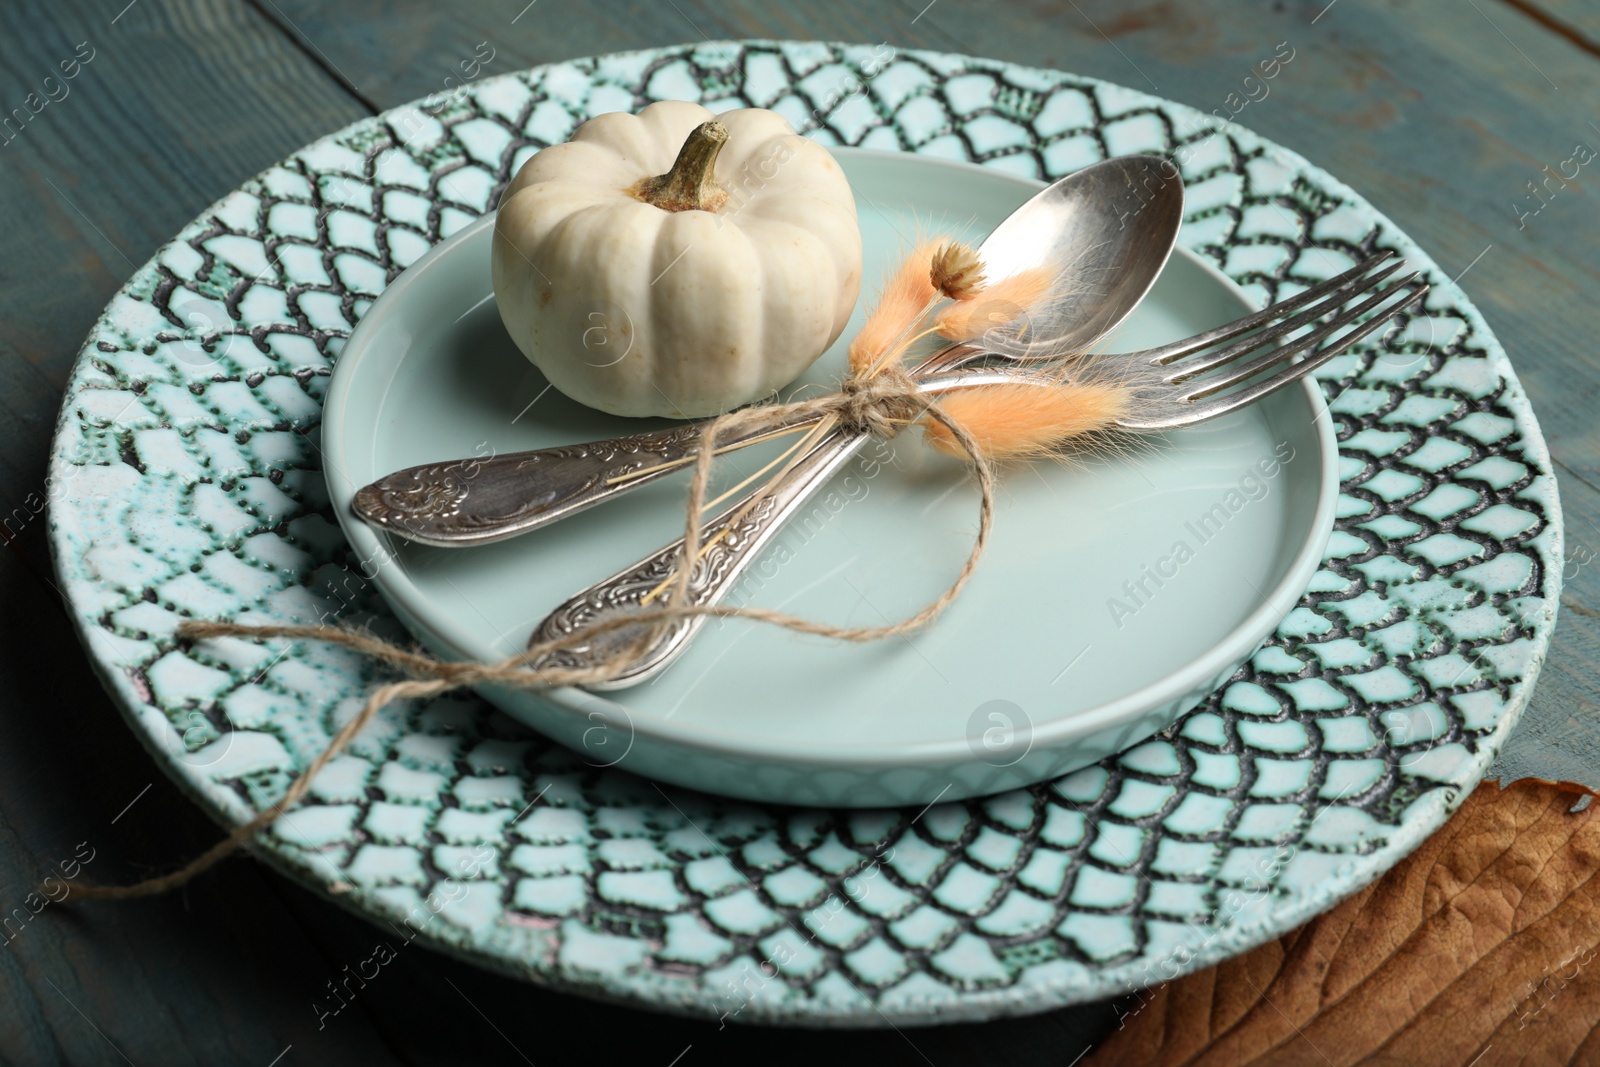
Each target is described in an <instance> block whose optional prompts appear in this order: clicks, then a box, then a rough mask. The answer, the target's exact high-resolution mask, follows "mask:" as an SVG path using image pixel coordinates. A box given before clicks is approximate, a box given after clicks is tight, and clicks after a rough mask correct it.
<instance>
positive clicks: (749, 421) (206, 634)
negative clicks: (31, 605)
mask: <svg viewBox="0 0 1600 1067" xmlns="http://www.w3.org/2000/svg"><path fill="white" fill-rule="evenodd" d="M797 415H814V416H817V417H821V418H825V419H826V418H831V419H833V420H835V422H836V423H837V424H839V425H842V426H845V427H847V428H849V429H854V430H860V431H864V432H867V433H870V434H872V435H874V436H877V437H881V438H892V437H894V436H895V435H896V434H898V433H899V432H900V431H901V430H902V429H904V428H905V427H906V426H908V425H910V424H911V423H912V422H914V421H916V420H917V419H919V418H922V417H927V418H930V419H933V420H935V421H937V422H939V423H940V424H941V425H943V426H944V427H945V428H946V429H948V430H949V431H950V434H951V436H952V437H953V438H954V439H955V441H956V442H957V443H958V444H959V445H960V447H961V449H962V450H963V452H964V453H965V454H966V457H967V461H968V463H969V464H970V466H971V468H972V471H973V474H974V475H975V477H976V480H977V483H978V492H979V504H978V532H977V535H976V536H975V537H974V538H973V542H972V548H971V550H970V551H969V552H968V554H967V558H966V561H965V563H964V564H963V566H962V568H961V571H960V573H959V574H957V575H956V577H955V579H954V580H953V581H951V583H950V584H949V585H948V586H947V587H946V588H945V590H944V591H943V592H941V593H940V594H939V595H938V596H937V597H935V598H934V599H932V600H931V601H929V602H928V603H927V604H926V605H924V606H923V607H922V608H921V609H919V610H918V611H916V612H914V613H912V614H911V615H908V616H906V617H905V618H902V619H900V620H899V621H898V622H892V623H888V624H885V625H882V626H864V627H844V626H834V625H832V624H830V623H825V622H818V621H816V620H813V619H805V618H801V617H799V616H796V615H790V614H787V613H785V612H781V611H776V610H773V609H770V608H761V607H732V606H728V605H724V604H693V603H690V598H691V595H692V575H693V571H694V564H695V562H696V561H697V560H698V558H699V555H700V550H701V548H700V546H701V544H702V538H701V529H700V513H701V510H702V508H703V506H704V501H705V496H706V491H707V487H708V485H709V482H710V477H711V463H712V460H713V458H714V457H715V455H716V453H717V447H718V444H719V442H720V441H721V440H722V439H723V438H724V437H725V436H729V435H732V434H734V433H736V432H737V431H739V430H740V429H744V428H747V427H749V426H751V425H753V424H755V423H756V422H757V421H767V420H770V419H772V418H773V417H775V416H777V417H792V416H797ZM799 458H801V457H799V456H797V457H796V460H794V461H791V466H792V464H793V462H796V461H798V459H799ZM693 470H694V473H693V477H692V479H691V480H690V483H689V492H688V500H687V502H686V517H685V521H684V537H683V548H682V551H681V553H680V556H679V562H678V564H677V568H676V572H675V575H674V580H673V581H672V582H671V585H670V591H669V592H668V594H667V596H665V597H664V598H663V599H662V600H661V601H660V602H658V603H655V604H651V605H648V606H644V607H639V608H632V609H629V610H625V611H617V612H614V613H610V614H607V615H605V616H602V617H600V618H597V619H594V620H592V621H590V622H589V623H587V624H585V625H584V626H583V627H582V628H580V629H577V630H574V631H572V632H570V633H567V634H562V635H560V636H558V637H552V638H549V639H547V640H543V641H540V642H537V643H535V644H531V645H529V647H528V648H526V649H524V650H523V651H521V652H519V653H517V654H516V655H514V656H509V657H507V658H506V659H503V660H501V661H499V662H498V663H472V662H468V663H458V662H449V661H445V660H440V659H437V658H435V657H433V656H431V655H429V654H427V653H426V652H421V651H417V650H415V649H410V648H406V647H404V646H401V645H398V644H394V643H392V642H389V641H385V640H383V639H382V638H378V637H374V636H373V635H371V634H369V633H366V632H363V631H360V630H356V629H353V628H350V627H348V626H336V625H326V624H318V625H314V626H302V625H280V624H276V623H267V624H246V623H235V622H208V621H201V620H193V619H191V620H185V621H184V622H183V623H181V624H180V625H179V627H178V637H179V639H180V640H182V641H199V640H205V639H208V638H217V637H236V638H244V639H249V640H270V639H274V638H278V639H287V640H291V641H301V640H312V641H326V642H328V643H330V644H335V645H341V646H343V647H345V648H348V649H350V650H352V651H354V652H358V653H360V654H362V655H364V656H367V657H370V658H371V659H374V660H377V661H379V662H381V663H384V664H386V665H387V666H389V667H391V668H393V669H395V670H397V671H400V672H401V673H404V674H408V675H410V676H411V677H410V678H408V679H405V680H402V681H395V682H388V683H385V684H383V685H380V686H379V687H378V688H376V689H374V690H373V691H372V693H371V694H369V695H368V697H367V699H366V701H365V703H363V704H362V706H361V710H360V711H359V712H357V713H356V714H355V715H354V716H352V717H351V718H350V720H349V721H348V722H346V723H345V724H344V725H343V726H342V727H340V728H339V730H338V731H337V732H336V733H335V734H334V736H333V738H332V739H331V740H330V741H329V742H328V745H327V747H326V748H324V749H323V750H322V751H321V752H320V753H318V755H317V756H316V758H315V759H313V760H312V761H311V763H310V764H309V765H308V766H307V767H306V769H305V770H304V771H302V772H301V773H300V774H299V775H298V776H297V777H296V778H295V779H294V780H293V781H292V782H291V783H290V784H289V788H288V789H287V790H285V792H284V794H283V796H282V797H280V798H279V799H278V800H277V801H276V802H275V803H273V804H272V805H270V806H269V807H267V808H265V809H263V810H262V811H260V812H259V813H257V814H256V815H255V816H254V817H253V818H251V819H249V820H248V821H246V822H244V823H241V824H240V825H239V826H237V827H235V828H234V829H233V831H232V832H231V833H229V834H228V835H227V836H226V837H224V838H223V839H222V840H221V841H218V842H217V843H216V844H215V845H213V846H211V847H210V848H209V849H207V850H206V851H204V852H202V853H201V854H200V855H198V856H196V857H195V858H194V859H192V860H190V861H189V862H188V863H186V864H184V865H183V866H181V867H179V868H177V869H176V870H173V871H170V872H168V873H166V874H162V875H158V876H155V877H152V878H148V879H145V880H143V881H140V882H137V883H134V884H132V885H82V884H80V885H77V886H75V888H74V896H76V897H78V898H80V899H84V900H124V899H129V898H133V897H146V896H153V895H155V894H158V893H164V892H166V891H168V890H170V889H175V888H177V887H179V886H182V885H184V884H186V883H187V882H189V881H190V880H192V879H193V878H195V877H196V876H197V875H199V874H201V873H203V872H205V871H207V870H209V869H210V868H212V867H214V866H216V865H217V864H218V863H220V862H221V861H222V860H224V859H226V858H228V857H229V856H231V855H232V854H233V853H235V852H237V851H239V849H241V848H243V847H245V846H246V845H248V844H249V842H250V841H251V840H252V839H253V838H254V837H255V836H256V835H257V834H259V833H260V832H261V831H263V830H265V829H266V828H267V827H268V826H270V825H272V823H273V822H275V821H276V820H277V818H278V817H279V816H280V815H282V814H283V813H284V812H285V811H287V810H289V809H290V808H293V807H294V806H295V805H296V804H298V803H299V802H300V801H301V800H303V799H304V798H305V796H306V794H307V793H308V792H309V791H310V789H311V785H312V783H313V781H314V780H315V779H316V777H317V774H318V772H320V771H321V770H322V769H323V768H324V767H326V766H327V765H328V762H329V761H330V760H332V759H334V758H335V757H337V756H338V755H339V754H340V753H342V752H343V751H344V750H345V749H346V748H347V747H348V746H349V745H350V743H351V742H352V741H353V740H354V739H355V738H356V736H357V735H358V734H360V733H361V731H362V730H363V729H365V728H366V727H367V725H368V724H369V723H371V722H372V720H373V719H374V718H375V717H376V716H377V714H378V712H379V711H381V710H382V709H383V708H384V707H386V706H387V705H389V704H390V703H392V702H394V701H396V700H408V699H423V698H428V697H434V696H440V695H442V694H444V693H448V692H451V691H453V690H456V689H461V688H465V687H469V686H478V685H491V684H492V685H498V686H505V687H508V688H514V689H535V688H554V687H559V686H583V685H591V684H594V683H597V682H603V681H609V680H611V679H613V678H616V677H618V676H619V675H621V674H622V673H624V672H625V671H626V670H627V669H628V668H629V667H630V665H631V664H632V663H633V662H634V661H635V660H636V659H637V658H638V657H639V656H640V655H641V654H642V653H643V652H644V651H645V650H647V649H648V648H649V647H650V646H651V645H653V644H654V642H655V641H656V640H657V639H659V638H660V637H661V636H662V634H663V633H664V632H665V630H666V629H667V628H669V627H671V626H672V625H673V624H674V623H676V622H679V621H681V620H683V619H689V618H695V617H713V618H727V619H749V620H751V621H753V622H760V623H766V624H768V625H772V626H779V627H782V628H784V629H787V630H792V631H795V632H797V633H804V634H813V635H816V636H820V637H828V638H833V639H835V640H839V641H849V642H856V643H865V642H870V641H878V640H881V639H883V638H885V637H894V636H898V635H901V634H906V633H910V632H912V631H915V630H918V629H920V628H922V627H924V626H926V625H928V624H929V623H930V622H932V621H933V620H934V619H936V618H938V617H939V616H940V615H941V614H943V612H944V611H945V609H946V608H948V607H949V606H950V605H951V604H952V603H953V602H954V601H955V599H956V598H957V597H958V596H960V595H961V591H962V590H963V589H964V588H965V587H966V584H967V582H968V581H969V580H970V579H971V578H972V575H973V572H974V571H975V570H976V569H977V566H978V561H979V559H980V558H982V556H983V553H984V550H985V548H987V546H988V543H989V531H990V527H991V526H992V524H993V520H994V482H995V473H994V467H993V464H992V463H991V461H990V460H989V459H988V458H986V457H985V456H984V454H983V452H982V450H981V449H980V448H979V447H978V445H977V443H976V441H974V439H973V437H972V435H971V434H970V433H969V432H968V431H967V429H966V428H965V427H963V426H962V425H961V424H960V423H958V422H956V421H955V420H953V419H951V418H950V417H948V416H947V415H946V414H945V412H944V411H943V410H942V409H941V408H940V406H939V405H938V403H937V402H935V401H933V400H932V399H930V398H929V397H927V396H926V395H924V394H923V393H921V392H920V391H919V390H918V388H917V383H916V380H915V379H914V378H913V377H911V376H910V375H908V374H907V373H906V372H905V371H903V370H901V369H900V368H899V367H897V366H892V365H890V366H882V367H877V368H874V369H873V370H872V371H871V372H869V373H868V374H865V375H851V376H849V377H846V378H845V379H844V381H843V382H842V383H841V387H840V390H839V391H838V392H836V393H832V394H829V395H827V396H822V397H816V398H813V399H809V400H803V401H796V402H794V403H789V404H780V405H763V406H760V407H752V408H743V409H740V410H738V411H733V412H729V413H728V414H725V415H721V416H718V417H717V418H715V419H713V420H711V421H710V422H708V423H707V424H706V426H705V428H704V430H703V431H702V432H701V436H700V442H699V451H698V453H697V454H696V457H695V464H694V468H693ZM785 470H787V468H785ZM782 475H783V472H782V471H780V473H779V474H778V475H776V476H774V478H773V479H771V480H770V481H768V482H767V483H766V484H765V485H763V486H762V487H761V488H760V489H758V490H757V491H756V493H755V494H753V495H752V496H751V498H750V500H749V502H747V504H746V505H745V507H744V508H743V509H741V511H740V512H738V513H737V514H736V515H735V521H736V520H737V518H738V517H739V516H740V515H742V514H744V512H745V511H746V510H748V509H749V508H750V507H752V506H754V504H755V503H757V502H758V501H759V500H760V499H761V498H762V496H764V495H765V494H766V493H768V492H770V490H771V487H772V485H773V484H774V483H776V482H777V481H778V480H779V479H780V478H781V477H782ZM629 628H637V634H636V636H635V637H633V638H632V639H631V640H628V641H626V642H619V643H618V644H617V645H616V647H615V649H614V650H613V651H611V652H610V653H609V655H604V656H602V658H600V659H598V660H597V661H595V662H591V663H588V664H586V665H583V666H553V665H541V666H535V664H537V663H538V662H539V661H540V660H542V659H545V658H546V657H548V656H550V655H551V654H552V653H556V652H563V651H567V650H569V649H571V648H574V647H576V646H579V645H584V644H589V643H591V642H593V641H594V639H595V638H596V637H599V636H602V635H604V634H608V633H613V632H616V631H620V630H625V629H629ZM591 648H593V646H591ZM69 899H70V898H69Z"/></svg>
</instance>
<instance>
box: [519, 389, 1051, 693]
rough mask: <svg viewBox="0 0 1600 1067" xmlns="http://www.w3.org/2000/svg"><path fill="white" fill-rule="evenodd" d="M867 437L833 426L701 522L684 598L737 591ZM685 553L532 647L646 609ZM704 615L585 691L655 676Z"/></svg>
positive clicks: (598, 648) (552, 622)
mask: <svg viewBox="0 0 1600 1067" xmlns="http://www.w3.org/2000/svg"><path fill="white" fill-rule="evenodd" d="M1054 381H1055V379H1052V378H1050V377H1046V376H1042V375H1037V374H1028V373H1026V372H1020V371H1016V370H1003V369H994V370H987V371H977V372H967V373H963V374H943V375H935V376H931V377H929V378H927V379H924V380H923V381H921V382H919V383H918V386H919V388H920V389H921V391H922V392H924V393H942V392H949V391H952V390H955V389H964V388H974V387H979V386H984V385H996V384H1001V383H1012V382H1021V383H1024V384H1031V385H1041V386H1044V385H1051V384H1054ZM870 436H871V435H870V434H868V433H867V432H865V431H862V430H856V429H847V428H844V427H838V428H835V429H834V430H833V431H831V432H830V433H829V434H828V435H827V436H825V437H824V438H823V439H822V440H821V441H819V442H818V443H817V444H816V445H815V446H814V447H813V448H812V449H811V451H809V452H807V453H806V454H805V455H804V456H803V457H802V458H801V459H800V460H799V461H798V462H797V463H796V464H795V465H794V466H793V467H790V468H789V470H788V471H787V473H785V474H783V475H782V476H781V477H779V478H777V479H775V480H774V481H773V482H772V483H771V484H770V485H769V486H768V487H767V491H766V493H765V494H764V495H763V496H762V497H761V498H760V499H759V500H758V501H757V502H756V503H755V505H754V506H753V507H751V508H750V509H749V511H748V512H747V513H746V514H744V515H743V516H741V517H740V518H739V520H738V522H737V523H735V524H734V525H733V527H732V528H731V529H727V532H726V533H724V530H725V529H726V528H727V527H728V525H729V523H730V521H731V520H732V519H733V518H734V517H735V516H736V515H738V513H739V512H740V511H741V510H742V509H743V508H744V507H745V505H746V504H747V503H748V502H749V500H750V497H745V498H744V499H743V500H741V501H740V502H739V503H737V504H735V505H734V506H733V507H731V508H729V509H728V510H727V511H724V512H723V513H722V514H720V515H718V516H717V517H716V518H715V519H712V520H711V521H710V522H709V523H707V524H706V525H705V526H704V527H702V528H701V534H700V536H701V540H700V543H701V545H703V546H708V547H706V548H704V549H703V551H702V553H701V555H700V557H699V558H698V559H697V560H696V561H695V563H694V565H693V567H692V568H691V569H690V572H689V596H688V601H687V603H689V604H691V605H696V606H707V605H711V604H716V603H718V602H719V601H721V600H722V599H723V598H724V597H726V596H727V595H728V594H729V593H730V592H732V591H733V589H734V587H735V586H736V585H737V584H738V582H739V579H740V577H742V576H743V574H744V572H745V570H746V569H747V568H748V567H749V566H750V564H751V563H753V562H755V560H756V559H757V557H759V556H760V554H761V550H762V549H763V548H765V547H766V546H767V545H768V544H769V543H770V542H771V541H772V538H773V537H774V536H775V535H776V534H777V533H778V531H779V530H781V529H782V528H783V525H784V523H786V522H788V521H789V520H790V519H791V518H793V517H794V516H795V515H797V514H799V513H800V511H801V509H802V508H804V507H805V505H806V503H807V501H809V500H810V499H811V498H812V497H813V496H815V495H816V493H817V492H818V491H819V490H821V488H822V487H823V486H825V485H826V484H827V483H828V480H829V479H830V478H831V477H832V476H833V475H834V474H836V473H837V472H838V471H839V470H840V469H841V468H842V467H844V465H845V464H847V463H849V462H850V460H851V459H852V458H854V456H855V454H856V453H857V452H859V451H860V450H861V447H862V446H863V445H864V444H865V443H866V442H867V439H868V438H869V437H870ZM751 495H752V496H753V495H754V494H751ZM682 553H683V538H681V537H680V538H678V539H677V540H676V541H674V542H672V544H670V545H668V546H666V547H665V548H663V549H661V550H660V551H658V552H654V553H651V554H650V555H649V556H646V557H645V558H644V559H642V560H640V561H639V562H638V563H635V564H634V565H633V566H631V567H629V568H627V569H626V570H623V571H619V572H618V573H616V574H613V575H612V576H611V577H609V578H607V579H605V580H604V581H601V582H597V583H596V584H594V585H592V586H590V587H589V588H587V589H585V590H583V591H582V592H581V593H579V594H578V595H576V596H574V597H572V598H571V599H570V600H568V601H566V602H565V603H563V604H562V605H561V606H560V607H558V608H556V610H555V611H553V612H551V613H550V614H549V615H548V616H546V617H545V619H544V621H542V622H541V623H540V624H539V625H538V626H537V627H536V628H535V629H534V632H533V636H532V637H531V638H530V639H529V642H528V643H529V645H534V644H537V643H539V642H541V641H547V640H551V639H553V638H558V637H565V636H567V635H569V634H571V633H574V632H575V631H578V630H581V629H583V628H584V627H585V626H586V625H588V624H589V623H591V622H593V621H594V620H595V619H596V618H599V617H600V616H602V615H609V614H611V613H614V612H616V611H618V610H628V609H630V608H631V609H637V608H640V607H643V606H644V604H645V602H646V598H647V597H651V596H652V594H654V593H656V591H657V590H659V589H661V587H662V585H663V583H665V582H667V581H668V580H669V579H671V578H672V576H673V574H674V573H675V572H676V570H677V567H678V564H679V562H680V557H681V556H682ZM707 618H709V616H706V615H691V616H687V617H685V618H680V619H675V620H673V621H672V623H671V624H670V625H666V626H663V627H661V629H660V630H659V631H658V632H657V634H656V637H655V640H653V641H652V642H651V643H650V644H648V645H647V646H646V647H645V649H644V650H643V651H642V652H640V653H638V654H637V655H636V657H635V658H634V659H633V660H632V661H631V662H630V663H629V664H628V665H627V666H626V668H625V669H624V670H622V671H621V672H620V673H619V674H617V675H616V676H615V677H614V678H612V679H610V680H608V681H605V682H595V683H591V684H590V685H589V686H588V688H589V689H594V690H605V689H621V688H624V687H626V686H630V685H637V684H638V683H640V682H643V681H645V680H647V679H649V678H651V677H653V676H655V675H656V674H658V673H660V672H661V671H662V670H665V669H666V667H667V666H668V665H669V664H671V663H672V661H673V660H675V659H676V658H677V657H678V656H679V655H681V654H682V653H683V651H684V650H685V649H686V648H688V646H689V642H690V641H691V640H692V639H693V638H694V635H695V634H696V633H698V632H699V630H700V628H701V627H702V626H703V625H704V624H705V621H706V619H707ZM639 634H640V627H624V628H622V629H619V630H612V631H609V632H607V633H604V634H601V635H600V636H599V637H598V638H596V639H594V640H592V641H590V642H587V643H585V644H582V645H577V646H574V647H572V648H568V649H564V650H562V651H560V652H555V653H550V654H548V655H546V656H543V657H541V658H539V659H537V660H535V661H534V662H533V664H532V666H534V667H543V668H555V667H572V668H584V667H592V666H596V665H598V664H600V663H602V662H605V661H607V660H610V659H612V658H613V657H615V656H616V655H618V654H619V653H620V652H621V651H622V650H623V649H625V648H626V647H627V646H628V645H629V644H631V643H632V642H634V641H636V640H637V639H638V637H639Z"/></svg>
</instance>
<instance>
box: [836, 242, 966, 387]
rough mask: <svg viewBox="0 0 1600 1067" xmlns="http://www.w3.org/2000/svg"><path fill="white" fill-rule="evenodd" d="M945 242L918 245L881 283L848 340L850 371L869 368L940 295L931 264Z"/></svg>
mask: <svg viewBox="0 0 1600 1067" xmlns="http://www.w3.org/2000/svg"><path fill="white" fill-rule="evenodd" d="M944 244H945V242H944V241H943V240H942V239H941V240H934V241H925V242H923V243H922V244H920V245H918V246H917V247H916V250H915V251H913V252H912V253H911V255H909V256H907V257H906V260H905V262H904V263H902V264H900V269H899V270H897V271H895V273H894V276H893V277H891V278H890V279H889V283H888V284H887V285H885V286H884V287H883V293H882V295H881V296H879V297H878V303H877V305H876V306H875V307H874V308H873V309H872V313H871V314H870V315H868V316H867V321H866V325H864V326H862V327H861V331H860V332H859V333H857V334H856V335H855V338H854V339H853V340H851V342H850V369H851V370H852V371H855V372H856V373H857V374H863V373H866V372H867V371H870V370H872V369H873V368H874V367H876V366H877V365H878V364H879V363H880V362H881V361H882V359H883V357H884V356H885V355H886V354H887V353H888V351H889V349H890V347H891V346H893V345H894V344H895V343H896V342H897V341H899V340H901V339H902V338H904V337H906V336H907V335H909V334H910V333H911V332H912V331H914V330H915V329H916V326H917V324H918V323H919V322H920V321H921V319H922V316H923V315H924V314H925V313H926V312H927V310H928V308H929V307H930V306H931V305H932V304H933V302H934V300H935V299H936V298H937V297H938V296H939V293H938V290H936V289H934V287H933V280H932V277H931V264H932V262H933V257H934V256H935V255H936V254H938V252H939V250H940V248H941V247H943V245H944Z"/></svg>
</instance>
